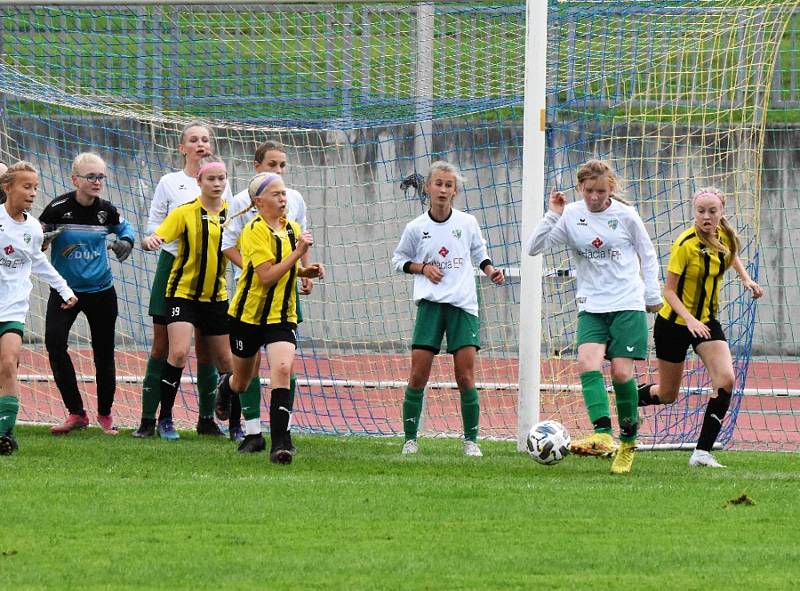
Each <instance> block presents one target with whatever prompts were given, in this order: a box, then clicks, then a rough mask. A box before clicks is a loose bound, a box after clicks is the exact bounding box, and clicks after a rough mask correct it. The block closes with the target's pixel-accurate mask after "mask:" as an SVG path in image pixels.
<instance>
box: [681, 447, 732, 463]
mask: <svg viewBox="0 0 800 591" xmlns="http://www.w3.org/2000/svg"><path fill="white" fill-rule="evenodd" d="M689 465H690V466H706V467H707V468H724V467H725V466H724V465H722V464H720V463H719V462H718V461H717V460H716V459H715V458H714V456H712V455H711V453H709V452H707V451H703V450H702V449H696V450H694V452H693V453H692V457H691V458H689Z"/></svg>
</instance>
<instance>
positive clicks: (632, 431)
mask: <svg viewBox="0 0 800 591" xmlns="http://www.w3.org/2000/svg"><path fill="white" fill-rule="evenodd" d="M612 385H613V386H614V393H615V394H616V395H617V416H618V417H619V431H620V434H619V440H620V441H624V442H625V443H634V442H635V441H636V432H637V431H638V430H639V392H638V391H637V389H636V382H635V381H634V380H633V379H630V380H628V381H627V382H623V383H621V384H618V383H617V382H612Z"/></svg>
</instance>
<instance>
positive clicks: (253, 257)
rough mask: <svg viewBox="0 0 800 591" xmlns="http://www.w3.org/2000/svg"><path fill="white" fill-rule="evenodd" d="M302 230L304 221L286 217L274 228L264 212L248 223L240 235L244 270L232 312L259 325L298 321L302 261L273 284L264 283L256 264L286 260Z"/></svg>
mask: <svg viewBox="0 0 800 591" xmlns="http://www.w3.org/2000/svg"><path fill="white" fill-rule="evenodd" d="M300 232H301V230H300V225H299V224H297V223H296V222H293V221H290V220H287V219H286V218H283V219H282V227H281V228H279V229H274V228H271V227H270V226H269V225H268V224H267V223H266V222H265V221H264V219H263V218H262V217H261V216H260V215H257V216H256V217H254V218H253V219H252V220H251V221H250V222H249V223H248V224H247V226H245V228H244V230H243V231H242V235H241V236H240V238H239V245H240V248H241V252H242V274H241V276H240V277H239V281H238V283H237V284H236V293H235V294H234V296H233V299H232V300H231V304H230V307H229V308H228V314H229V315H230V316H232V317H234V318H236V319H237V320H239V321H241V322H244V323H246V324H254V325H258V326H264V325H269V324H287V323H288V324H297V292H296V291H295V279H296V277H297V269H298V265H299V261H298V262H297V263H295V265H294V266H293V267H292V268H291V269H290V270H289V272H288V273H285V274H284V275H282V276H281V277H280V279H278V281H277V282H276V283H274V284H273V285H270V286H265V285H264V284H263V283H261V281H260V280H259V278H258V274H257V273H256V267H258V266H259V265H262V264H264V263H273V264H277V263H280V262H281V261H282V260H284V259H285V258H286V257H287V256H289V255H290V254H291V253H292V251H293V250H294V249H295V247H296V246H297V238H298V237H299V236H300Z"/></svg>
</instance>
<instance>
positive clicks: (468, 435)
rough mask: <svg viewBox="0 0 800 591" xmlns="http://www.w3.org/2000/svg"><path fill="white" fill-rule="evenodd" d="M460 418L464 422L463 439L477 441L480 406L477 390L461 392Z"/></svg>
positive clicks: (471, 389)
mask: <svg viewBox="0 0 800 591" xmlns="http://www.w3.org/2000/svg"><path fill="white" fill-rule="evenodd" d="M461 418H462V420H463V421H464V439H467V440H469V441H477V440H478V423H479V422H480V418H481V404H480V402H478V390H477V389H476V388H470V389H469V390H465V391H464V392H461Z"/></svg>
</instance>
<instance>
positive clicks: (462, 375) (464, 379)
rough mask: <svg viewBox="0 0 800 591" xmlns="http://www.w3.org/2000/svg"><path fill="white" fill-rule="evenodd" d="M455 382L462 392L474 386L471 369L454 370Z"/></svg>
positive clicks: (473, 376)
mask: <svg viewBox="0 0 800 591" xmlns="http://www.w3.org/2000/svg"><path fill="white" fill-rule="evenodd" d="M456 384H457V385H458V389H459V390H461V391H462V392H463V391H464V390H471V389H472V388H474V387H475V374H474V373H473V372H471V371H464V372H456Z"/></svg>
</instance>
